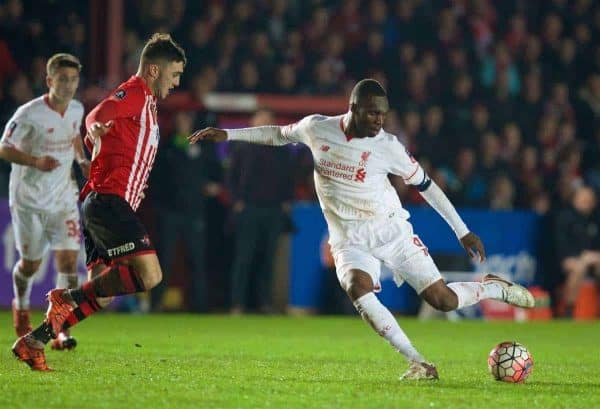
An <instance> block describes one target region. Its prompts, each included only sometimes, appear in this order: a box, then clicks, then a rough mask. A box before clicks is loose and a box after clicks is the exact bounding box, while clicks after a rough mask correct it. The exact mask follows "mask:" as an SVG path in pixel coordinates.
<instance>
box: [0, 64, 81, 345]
mask: <svg viewBox="0 0 600 409" xmlns="http://www.w3.org/2000/svg"><path fill="white" fill-rule="evenodd" d="M80 71H81V64H80V62H79V60H78V59H77V58H76V57H75V56H73V55H70V54H65V53H60V54H55V55H53V56H52V57H51V58H50V59H49V60H48V63H47V65H46V74H47V76H46V84H47V86H48V89H49V91H48V94H45V95H43V96H41V97H38V98H36V99H34V100H32V101H29V102H28V103H26V104H24V105H22V106H20V107H19V108H18V109H17V111H16V112H15V114H14V115H13V116H12V118H11V119H10V120H9V121H8V123H7V124H6V127H5V129H4V133H3V135H2V139H1V140H0V158H2V159H4V160H7V161H9V162H11V164H12V170H11V173H10V183H9V205H10V213H11V218H12V225H13V229H14V234H15V241H16V245H17V249H18V251H19V254H20V260H19V261H18V262H17V263H16V264H15V266H14V268H13V288H14V294H15V298H14V300H13V322H14V326H15V330H16V332H17V336H19V337H20V336H22V335H24V334H26V333H28V332H29V331H31V324H30V321H29V302H30V294H31V286H32V282H33V276H34V274H35V273H36V272H37V270H38V268H39V267H40V264H41V262H42V258H43V256H44V254H46V252H47V251H48V249H51V250H52V251H53V253H54V259H55V264H56V271H57V273H58V274H57V278H56V286H57V287H58V288H71V287H76V286H77V271H76V269H77V258H78V255H79V248H80V234H79V230H80V229H79V210H78V207H77V200H78V188H77V184H76V182H75V179H74V177H73V175H72V165H73V161H74V160H77V162H78V164H79V166H80V167H81V170H82V172H83V174H84V176H85V177H87V176H88V173H89V161H88V160H87V159H86V157H85V154H84V152H83V143H82V140H81V137H80V133H79V128H80V127H81V121H82V119H83V113H84V109H83V105H82V104H81V103H80V102H79V101H77V100H75V99H73V96H74V95H75V92H76V90H77V87H78V85H79V72H80ZM75 345H76V342H75V340H74V339H73V338H72V337H70V336H69V334H68V333H61V334H60V335H59V336H58V337H57V338H56V339H54V340H53V343H52V347H53V348H54V349H71V348H74V347H75Z"/></svg>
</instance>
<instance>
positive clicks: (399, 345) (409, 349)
mask: <svg viewBox="0 0 600 409" xmlns="http://www.w3.org/2000/svg"><path fill="white" fill-rule="evenodd" d="M342 288H343V289H344V290H345V291H346V293H347V294H348V296H349V297H350V299H351V300H352V302H353V303H354V306H355V307H356V310H357V311H358V312H359V314H360V315H361V317H362V318H363V320H365V321H366V322H367V323H368V324H369V325H370V326H371V327H372V328H373V329H374V330H375V332H377V334H379V335H380V336H382V337H383V338H385V339H386V340H387V341H388V342H389V343H390V344H391V345H392V347H393V348H394V349H395V350H396V351H398V352H400V353H401V354H402V355H403V356H404V357H405V358H406V359H407V360H408V362H409V370H408V372H407V373H405V374H404V375H403V377H402V379H438V373H437V370H436V368H435V366H434V365H432V364H430V363H428V362H426V361H425V358H423V356H422V355H421V354H420V353H419V352H418V351H417V350H416V349H415V347H414V346H413V345H412V343H411V342H410V340H409V339H408V337H407V336H406V334H405V333H404V331H402V329H401V328H400V326H399V325H398V322H397V321H396V319H395V318H394V316H393V315H392V313H391V312H390V311H389V310H388V309H387V308H386V307H385V306H383V304H381V302H379V300H378V299H377V297H376V296H375V294H374V292H373V290H374V286H373V280H372V279H371V276H370V275H369V274H367V273H365V272H364V271H362V270H357V269H353V270H350V271H348V273H347V274H346V275H345V277H344V280H343V282H342Z"/></svg>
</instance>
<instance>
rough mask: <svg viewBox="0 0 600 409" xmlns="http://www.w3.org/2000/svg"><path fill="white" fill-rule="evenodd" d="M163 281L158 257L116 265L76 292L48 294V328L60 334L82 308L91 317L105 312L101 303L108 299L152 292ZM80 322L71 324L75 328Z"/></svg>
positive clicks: (139, 256) (133, 257)
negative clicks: (102, 310)
mask: <svg viewBox="0 0 600 409" xmlns="http://www.w3.org/2000/svg"><path fill="white" fill-rule="evenodd" d="M161 279H162V270H161V268H160V263H159V261H158V257H156V254H155V253H150V254H143V255H134V256H132V257H130V258H128V259H124V260H122V261H119V262H115V263H112V264H111V265H110V266H108V267H106V268H105V269H104V270H103V271H102V272H100V273H99V274H98V275H97V276H96V277H94V278H93V279H92V280H89V281H87V282H85V283H83V285H81V286H80V287H78V288H76V289H71V290H53V291H51V292H50V293H48V301H49V303H50V305H49V306H48V312H47V313H46V321H47V324H48V325H49V326H51V332H52V333H53V334H57V333H58V332H60V330H61V329H62V328H63V324H65V322H69V321H68V319H69V318H70V317H72V316H73V314H72V313H74V312H76V311H75V310H76V309H77V308H78V307H79V310H80V311H84V310H85V312H86V316H88V315H91V314H93V313H95V312H97V311H98V310H100V309H101V308H102V306H101V305H100V304H99V300H101V301H102V302H106V301H107V300H106V298H110V297H114V296H117V295H126V294H134V293H138V292H144V291H148V290H150V289H151V288H153V287H155V286H156V285H157V284H158V283H160V280H161ZM103 299H104V300H103ZM79 321H81V320H80V319H78V320H76V321H75V322H69V323H70V324H71V325H74V324H76V323H77V322H79Z"/></svg>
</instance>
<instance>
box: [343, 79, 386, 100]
mask: <svg viewBox="0 0 600 409" xmlns="http://www.w3.org/2000/svg"><path fill="white" fill-rule="evenodd" d="M365 97H387V93H386V92H385V89H383V86H382V85H381V84H380V83H379V81H377V80H374V79H372V78H365V79H364V80H360V81H358V82H357V83H356V85H355V86H354V88H352V93H351V94H350V103H352V104H356V103H358V101H360V100H362V99H364V98H365Z"/></svg>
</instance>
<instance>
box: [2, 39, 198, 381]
mask: <svg viewBox="0 0 600 409" xmlns="http://www.w3.org/2000/svg"><path fill="white" fill-rule="evenodd" d="M185 64H186V57H185V53H184V51H183V49H182V48H181V47H180V46H179V45H178V44H177V43H175V42H174V41H173V39H171V36H170V35H168V34H158V33H157V34H154V35H153V36H152V38H150V40H149V41H148V42H147V43H146V45H145V46H144V49H143V50H142V54H141V57H140V64H139V68H138V72H137V73H136V75H134V76H132V77H131V78H130V79H129V80H127V81H126V82H124V83H123V84H121V85H120V86H119V87H118V88H117V89H116V90H114V91H113V92H112V94H111V95H110V96H109V97H108V98H106V99H105V100H104V101H102V102H101V103H100V104H99V105H98V106H96V108H94V109H93V110H92V112H90V114H89V115H88V116H87V118H86V127H87V130H88V133H87V135H86V146H87V147H88V149H90V150H91V151H92V163H91V169H90V177H89V180H88V182H87V183H86V185H85V186H84V187H83V189H82V191H81V195H80V198H81V199H82V200H83V205H82V212H83V227H84V238H85V247H86V256H87V265H88V275H89V281H87V282H85V283H83V285H81V286H80V287H78V288H75V289H70V290H65V289H55V290H52V291H50V292H49V293H48V302H49V306H48V310H47V312H46V319H45V320H44V322H43V323H42V324H41V325H40V326H39V327H38V328H36V329H34V330H33V331H31V332H30V333H28V334H26V335H24V336H22V337H20V338H19V339H18V340H17V341H16V342H15V344H14V345H13V349H12V350H13V353H14V354H15V356H16V357H17V358H18V359H19V360H21V361H23V362H25V363H26V364H28V365H29V366H30V367H31V369H33V370H39V371H48V370H51V369H50V368H49V367H48V365H47V364H46V359H45V355H44V346H45V344H46V343H48V341H49V340H50V339H51V338H54V337H56V335H57V334H58V333H60V332H61V331H62V330H64V329H67V328H69V327H71V326H73V325H75V324H77V323H78V322H80V321H81V320H83V319H85V318H86V317H88V316H89V315H91V314H93V313H95V312H97V311H99V310H100V309H101V308H102V307H104V306H105V305H107V304H108V303H109V302H110V301H111V300H112V297H114V296H117V295H125V294H133V293H137V292H142V291H147V290H149V289H151V288H153V287H155V286H156V285H157V284H158V283H159V282H160V281H161V279H162V271H161V268H160V264H159V261H158V258H157V256H156V252H155V250H154V247H153V246H152V243H151V242H150V239H149V238H148V234H147V232H146V229H145V228H144V226H143V225H142V223H141V222H140V220H139V219H138V217H137V216H136V214H135V211H136V210H137V208H138V206H139V205H140V202H141V200H142V199H143V198H144V188H145V187H146V183H147V181H148V176H149V174H150V170H151V169H152V164H153V163H154V158H155V157H156V150H157V148H158V139H159V133H158V123H157V112H156V101H157V99H158V98H165V97H166V96H167V95H168V94H169V91H170V90H171V89H173V88H174V87H176V86H178V85H179V79H180V77H181V75H182V73H183V69H184V67H185Z"/></svg>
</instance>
